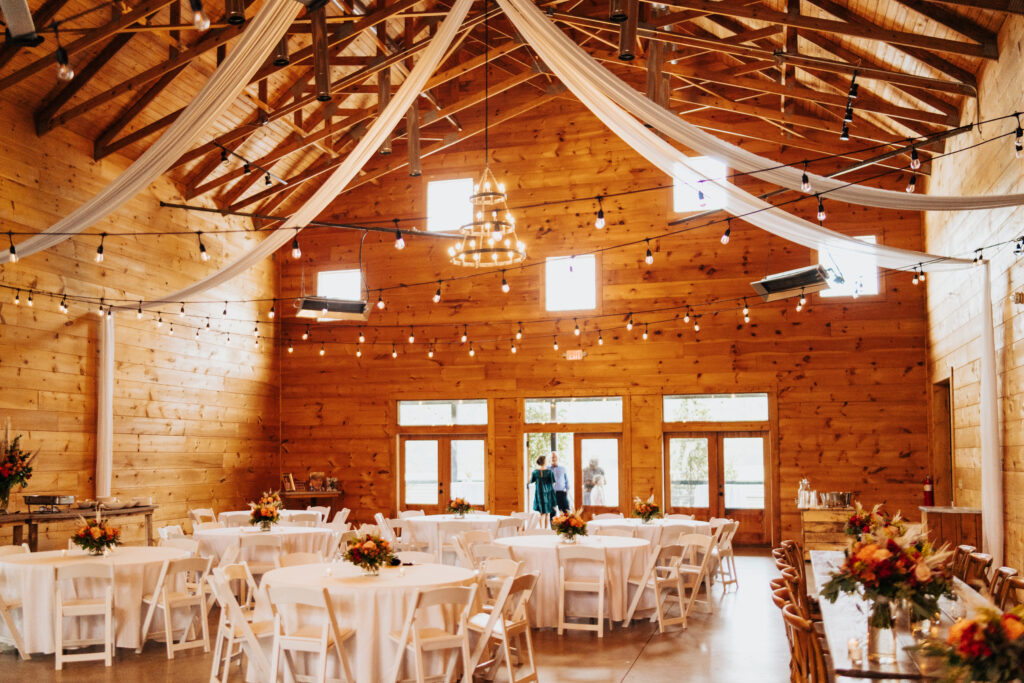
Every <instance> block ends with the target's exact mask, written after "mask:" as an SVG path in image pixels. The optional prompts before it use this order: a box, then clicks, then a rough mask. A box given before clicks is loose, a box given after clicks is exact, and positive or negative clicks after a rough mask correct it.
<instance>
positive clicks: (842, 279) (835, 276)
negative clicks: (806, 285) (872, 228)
mask: <svg viewBox="0 0 1024 683" xmlns="http://www.w3.org/2000/svg"><path fill="white" fill-rule="evenodd" d="M854 239H858V240H860V241H862V242H867V243H868V244H875V243H876V242H877V240H876V239H875V236H874V235H861V236H858V237H855V238H854ZM818 263H819V264H821V266H822V267H823V268H825V270H827V271H830V272H829V278H830V279H831V280H832V284H831V285H830V286H829V288H828V289H824V290H822V291H821V292H818V294H820V295H821V296H825V297H834V296H852V297H858V296H872V295H875V294H878V263H877V260H876V259H875V257H874V256H870V255H868V254H858V253H855V252H849V251H840V250H834V251H830V250H826V251H820V252H818Z"/></svg>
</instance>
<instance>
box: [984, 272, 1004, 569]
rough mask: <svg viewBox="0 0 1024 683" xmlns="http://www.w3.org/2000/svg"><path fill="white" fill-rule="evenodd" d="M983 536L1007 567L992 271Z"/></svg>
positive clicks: (987, 303)
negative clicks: (1004, 559) (1004, 543)
mask: <svg viewBox="0 0 1024 683" xmlns="http://www.w3.org/2000/svg"><path fill="white" fill-rule="evenodd" d="M981 273H982V276H983V279H982V282H981V291H982V299H981V378H980V379H981V535H982V538H983V539H984V542H983V546H982V547H983V549H984V551H985V552H987V553H988V554H990V555H991V556H992V562H993V563H994V564H993V566H996V567H999V566H1002V564H1003V539H1004V538H1005V536H1004V533H1003V531H1004V530H1003V449H1002V446H1001V445H1000V443H999V395H998V392H997V390H996V382H997V381H998V377H997V373H996V339H995V324H994V322H993V320H992V285H991V280H990V279H989V278H991V277H992V269H991V267H990V264H989V262H988V261H985V262H984V267H983V268H982V269H981Z"/></svg>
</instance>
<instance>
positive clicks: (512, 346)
mask: <svg viewBox="0 0 1024 683" xmlns="http://www.w3.org/2000/svg"><path fill="white" fill-rule="evenodd" d="M508 344H509V346H508V350H509V353H515V352H516V351H517V349H516V342H515V340H514V339H510V340H509V341H508Z"/></svg>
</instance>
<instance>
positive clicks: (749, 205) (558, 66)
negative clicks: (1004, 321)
mask: <svg viewBox="0 0 1024 683" xmlns="http://www.w3.org/2000/svg"><path fill="white" fill-rule="evenodd" d="M497 1H498V4H499V5H500V6H501V8H502V10H503V11H504V12H505V14H506V15H507V16H508V17H509V18H510V19H511V20H512V23H513V24H514V25H515V27H516V29H517V30H519V32H520V33H521V34H522V35H523V36H524V37H525V38H526V41H527V42H528V43H529V45H530V46H531V47H532V48H533V49H534V50H536V51H537V54H538V55H539V56H540V58H541V59H542V60H543V61H544V62H545V63H546V64H547V65H548V66H549V67H550V68H551V69H552V71H553V72H554V73H555V75H556V76H557V77H558V78H559V80H561V81H562V82H563V83H564V84H565V85H566V87H568V88H569V90H571V91H572V92H573V94H574V95H576V97H577V98H578V99H579V100H580V102H582V103H583V104H584V105H585V106H586V107H587V108H588V109H589V110H590V111H591V113H593V114H594V115H595V116H597V117H598V118H599V119H600V120H601V121H602V122H603V123H604V124H605V125H606V126H608V128H609V129H610V130H611V131H612V132H614V133H615V134H616V135H618V136H619V137H620V138H621V139H622V140H623V141H624V142H626V144H628V145H629V146H630V147H632V148H633V149H634V150H636V151H637V152H638V153H639V154H640V155H641V156H643V157H644V158H646V159H647V160H648V161H650V162H651V163H652V164H654V165H655V166H656V167H657V168H659V169H661V170H662V171H663V172H664V173H665V174H667V175H668V176H670V177H675V176H676V175H682V174H683V172H686V174H687V175H689V174H693V175H695V176H697V177H704V176H703V174H701V172H700V171H699V170H697V169H695V168H693V167H692V166H691V165H690V163H689V160H688V158H687V157H686V155H684V154H683V153H682V152H680V151H679V150H677V149H675V148H674V147H673V146H672V145H670V144H668V143H667V142H665V141H664V140H662V139H661V138H659V137H658V136H657V135H656V134H654V133H653V132H651V131H650V130H648V129H647V128H646V127H645V126H644V125H643V124H642V123H640V121H639V120H637V119H636V118H634V117H633V116H632V115H630V114H629V113H628V112H626V111H625V110H624V109H622V107H620V106H619V105H617V104H615V102H613V101H612V100H611V99H610V98H609V96H608V95H607V89H608V88H609V87H610V84H608V83H605V82H604V81H603V80H602V81H599V80H597V79H595V78H593V77H592V76H591V75H588V71H587V69H585V68H583V64H581V60H580V59H579V58H578V55H577V56H576V57H575V58H574V52H579V53H582V50H581V49H580V48H579V47H578V46H577V45H576V44H575V43H574V42H573V41H572V40H570V39H569V38H568V37H567V36H566V35H565V34H563V33H562V32H561V31H560V30H559V29H558V28H557V27H556V26H555V25H554V24H553V23H552V22H551V21H550V20H549V19H548V18H547V17H546V16H545V15H544V13H543V12H542V11H541V10H539V9H538V8H537V7H536V6H535V5H534V4H533V3H532V2H531V1H530V0H497ZM583 56H584V57H586V60H584V61H590V62H592V59H591V58H590V56H589V55H586V53H583ZM612 80H615V81H617V80H618V79H615V78H614V77H613V78H612ZM620 83H621V82H620ZM623 85H624V84H623ZM651 122H652V123H655V122H654V121H653V120H652V121H651ZM705 182H706V183H710V184H713V185H715V186H716V187H718V188H720V189H721V190H722V191H723V192H724V193H725V196H726V197H727V199H726V202H727V203H726V208H725V210H726V211H728V212H729V213H731V214H733V215H736V216H741V217H742V219H743V220H744V221H745V222H747V223H750V224H751V225H754V226H756V227H758V228H761V229H763V230H766V231H767V232H770V233H772V234H773V235H778V236H779V237H782V238H784V239H787V240H789V241H791V242H796V243H797V244H802V245H804V246H806V247H809V248H811V249H816V250H836V251H844V252H855V253H858V254H865V255H869V256H872V257H874V258H875V259H876V262H877V263H878V265H879V266H880V267H883V268H895V269H900V270H915V269H917V268H919V267H921V268H923V269H924V270H926V271H934V270H949V269H957V268H965V267H970V266H972V265H974V264H973V261H971V260H969V259H953V258H947V257H944V256H938V255H934V254H928V253H924V252H920V251H913V250H909V249H899V248H896V247H886V246H884V245H880V244H870V243H867V242H863V241H861V240H858V239H854V238H853V237H848V236H846V235H843V234H840V233H838V232H835V231H833V230H828V229H826V228H823V227H821V226H819V225H815V224H813V223H811V222H809V221H806V220H803V219H801V218H797V217H796V216H793V215H791V214H789V213H787V212H786V211H783V210H782V209H780V208H776V207H772V206H771V205H770V204H768V203H767V202H765V201H764V200H762V199H759V198H758V197H755V196H754V195H751V194H750V193H748V192H745V191H744V190H742V189H740V188H739V187H737V186H736V185H734V184H732V183H730V182H727V181H725V180H723V179H709V180H707V181H705Z"/></svg>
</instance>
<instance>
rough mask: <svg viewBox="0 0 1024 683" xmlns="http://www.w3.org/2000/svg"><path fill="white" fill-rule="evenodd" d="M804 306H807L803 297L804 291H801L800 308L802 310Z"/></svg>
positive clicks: (805, 298)
mask: <svg viewBox="0 0 1024 683" xmlns="http://www.w3.org/2000/svg"><path fill="white" fill-rule="evenodd" d="M806 305H807V297H806V296H804V290H802V289H801V290H800V306H801V308H802V307H803V306H806Z"/></svg>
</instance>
